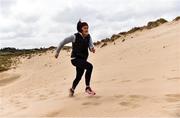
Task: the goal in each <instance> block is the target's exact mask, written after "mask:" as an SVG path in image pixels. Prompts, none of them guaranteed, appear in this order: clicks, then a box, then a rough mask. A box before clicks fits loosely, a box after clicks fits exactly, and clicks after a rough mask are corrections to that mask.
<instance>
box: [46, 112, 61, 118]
mask: <svg viewBox="0 0 180 118" xmlns="http://www.w3.org/2000/svg"><path fill="white" fill-rule="evenodd" d="M59 114H60V111H53V112H50V113H48V114H47V115H46V116H45V117H56V116H57V115H59Z"/></svg>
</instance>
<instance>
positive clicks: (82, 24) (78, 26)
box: [77, 20, 88, 32]
mask: <svg viewBox="0 0 180 118" xmlns="http://www.w3.org/2000/svg"><path fill="white" fill-rule="evenodd" d="M83 26H88V24H87V23H86V22H81V20H79V21H78V23H77V31H78V32H82V27H83Z"/></svg>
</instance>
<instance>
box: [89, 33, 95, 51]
mask: <svg viewBox="0 0 180 118" xmlns="http://www.w3.org/2000/svg"><path fill="white" fill-rule="evenodd" d="M89 50H90V51H91V52H93V53H95V48H94V44H93V41H92V38H91V36H90V40H89Z"/></svg>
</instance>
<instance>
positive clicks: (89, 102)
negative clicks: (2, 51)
mask: <svg viewBox="0 0 180 118" xmlns="http://www.w3.org/2000/svg"><path fill="white" fill-rule="evenodd" d="M179 32H180V22H179V21H177V22H170V23H166V24H163V25H161V26H159V27H157V28H154V29H151V30H144V31H142V32H136V33H133V34H131V35H129V36H127V37H125V39H126V41H125V42H122V41H121V39H119V40H116V41H115V44H114V43H109V44H108V45H107V46H105V47H103V48H98V47H97V48H96V54H92V53H90V57H89V61H90V62H92V63H93V65H94V69H93V75H92V81H91V85H92V88H94V90H95V91H96V92H97V95H96V96H94V97H89V96H87V95H85V93H84V88H85V84H84V83H85V81H84V76H83V78H82V80H81V82H80V84H79V85H78V87H77V89H76V94H75V97H74V98H69V97H68V89H69V87H71V84H72V81H73V79H74V77H75V68H74V67H73V66H72V65H71V63H70V52H66V51H61V53H60V57H59V58H58V60H57V59H55V58H54V52H52V51H50V52H48V53H45V54H43V55H41V56H38V55H37V56H35V57H33V58H31V59H22V64H20V65H18V67H17V68H16V69H13V70H9V71H7V72H4V73H0V98H1V101H0V116H5V117H7V116H18V117H20V116H49V117H50V116H51V117H52V116H146V117H151V116H156V117H160V116H161V117H170V116H172V117H178V116H179V117H180V39H179V37H180V33H179ZM5 80H6V81H5Z"/></svg>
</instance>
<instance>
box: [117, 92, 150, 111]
mask: <svg viewBox="0 0 180 118" xmlns="http://www.w3.org/2000/svg"><path fill="white" fill-rule="evenodd" d="M145 99H147V97H146V96H142V95H129V96H126V97H124V96H123V99H122V101H121V102H120V103H119V105H121V106H123V107H130V108H137V107H140V102H141V101H142V100H145Z"/></svg>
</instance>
